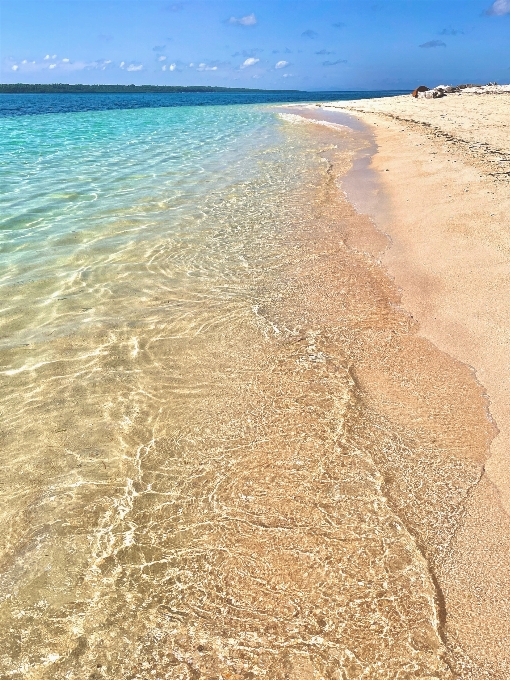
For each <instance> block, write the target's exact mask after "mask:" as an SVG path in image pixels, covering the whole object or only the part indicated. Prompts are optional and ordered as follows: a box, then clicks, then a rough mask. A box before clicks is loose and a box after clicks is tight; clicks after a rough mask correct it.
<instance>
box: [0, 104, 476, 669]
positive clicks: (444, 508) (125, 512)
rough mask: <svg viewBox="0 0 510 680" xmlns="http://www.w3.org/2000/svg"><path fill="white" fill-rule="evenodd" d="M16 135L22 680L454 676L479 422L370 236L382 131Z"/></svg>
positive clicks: (13, 405)
mask: <svg viewBox="0 0 510 680" xmlns="http://www.w3.org/2000/svg"><path fill="white" fill-rule="evenodd" d="M0 127H1V132H2V134H1V140H2V142H1V143H2V156H3V159H4V161H5V163H4V164H3V165H2V167H3V170H2V185H3V186H4V187H5V192H4V194H3V196H2V210H1V215H2V222H1V227H0V229H1V230H0V244H1V250H0V257H1V260H2V269H1V271H2V276H1V280H0V284H1V287H0V297H1V310H2V316H1V324H2V325H1V331H0V343H1V344H0V347H1V368H0V377H1V380H2V389H1V398H0V410H1V413H2V437H3V443H2V448H1V453H0V457H1V461H0V462H1V465H2V470H3V475H2V480H1V485H0V504H1V505H0V513H1V514H0V520H1V522H2V526H3V527H4V531H3V532H2V535H1V546H0V550H1V557H0V565H1V577H0V578H1V588H0V592H1V593H2V608H1V610H0V631H1V633H0V635H1V636H2V640H1V642H0V650H1V652H0V668H1V669H2V672H3V673H4V675H5V677H10V678H31V679H32V678H77V679H78V678H79V679H81V678H96V679H97V678H132V679H135V678H144V679H145V678H148V677H158V678H190V679H191V678H199V677H203V678H211V679H212V678H255V677H265V678H271V680H273V679H275V678H282V679H283V678H293V679H294V678H296V679H301V678H303V679H305V678H332V679H340V678H358V677H360V678H361V677H366V678H388V679H389V678H392V679H393V678H407V677H422V678H430V677H444V678H447V677H448V678H449V677H451V674H450V671H449V669H448V666H447V664H446V663H445V660H444V657H445V653H446V652H445V647H444V636H443V633H442V630H441V627H442V620H441V617H442V614H441V604H440V600H439V599H438V592H437V589H436V585H435V581H434V573H433V568H431V566H430V565H431V564H434V560H437V555H440V554H441V551H442V550H444V549H445V546H447V544H448V541H449V540H450V536H451V534H452V532H453V531H454V529H455V526H454V524H455V518H456V516H457V514H458V512H459V509H458V498H461V497H464V496H465V494H466V493H467V489H468V488H469V486H470V485H471V484H472V483H474V482H475V481H476V480H477V479H478V476H479V466H478V465H477V464H475V463H472V461H471V460H470V458H469V455H470V452H471V448H476V446H477V445H478V444H480V442H482V443H483V442H484V441H485V439H486V437H487V428H486V423H485V421H484V420H483V415H484V414H483V406H480V403H481V397H480V394H479V392H478V391H477V388H472V393H473V399H472V400H473V404H474V406H473V414H474V415H473V416H472V427H471V428H470V431H469V433H468V435H469V436H468V437H465V440H463V439H462V437H461V435H459V434H458V432H457V430H455V427H456V425H455V423H456V422H457V420H458V418H457V416H456V413H455V411H454V409H453V407H452V406H451V403H453V401H454V396H455V394H456V393H457V391H458V389H460V388H459V385H460V384H461V383H462V385H463V382H462V381H465V380H467V378H466V376H465V375H464V374H463V373H462V371H461V370H460V369H458V367H457V368H456V367H453V368H452V367H451V366H450V365H449V364H448V362H447V360H446V359H444V358H443V359H441V360H437V370H436V373H435V374H434V375H433V376H432V377H431V378H430V377H429V378H427V379H423V380H422V382H420V381H419V380H418V378H417V375H419V374H420V370H421V372H422V373H423V375H428V374H427V371H429V366H430V365H433V364H434V361H436V359H437V357H435V355H434V354H433V350H431V349H430V348H428V346H426V343H424V341H418V340H416V339H413V338H414V336H412V324H411V323H410V320H409V318H408V316H407V315H406V314H405V313H404V312H403V311H402V310H400V309H399V308H398V296H397V294H396V292H395V291H394V290H393V288H392V285H391V283H390V282H389V281H388V280H387V279H386V277H385V275H384V273H383V272H382V270H381V269H380V267H379V266H378V265H377V263H376V261H375V260H374V259H373V258H371V257H370V256H369V255H367V253H366V252H364V251H365V250H366V247H367V246H366V244H365V245H364V246H363V247H362V245H361V241H360V238H361V237H362V235H363V234H365V236H366V239H367V241H366V243H368V241H369V240H370V238H372V237H371V236H370V234H372V231H373V229H372V226H371V225H370V223H369V222H368V221H367V220H364V219H363V218H362V217H361V216H359V215H357V213H355V211H354V210H353V209H352V207H351V206H349V204H348V203H347V202H346V201H345V200H344V198H343V197H342V195H341V193H340V191H339V187H338V182H339V178H341V176H342V173H344V172H345V171H346V169H347V168H348V167H349V166H350V164H351V162H352V159H353V158H354V157H356V155H357V154H358V153H359V150H360V149H363V148H366V147H367V145H368V144H369V143H370V142H369V140H367V139H366V137H365V136H364V134H363V133H361V132H359V133H355V132H353V131H352V130H349V129H347V128H345V129H341V128H338V129H335V130H332V129H328V128H324V127H322V128H320V129H319V128H318V129H314V126H313V125H309V124H297V125H296V124H293V123H291V122H289V120H285V119H284V118H281V117H279V116H278V115H276V113H275V112H274V111H272V110H270V109H268V108H266V107H259V106H251V107H246V106H237V107H236V106H229V107H209V108H205V107H181V108H159V109H140V110H122V111H101V112H81V113H72V114H65V115H60V114H56V115H47V116H27V117H22V118H10V119H7V118H6V119H3V120H2V121H1V122H0ZM390 340H391V341H392V342H394V344H392V345H391V350H389V349H388V347H389V344H388V343H389V342H390ZM420 342H421V344H420ZM398 343H400V344H398ZM406 343H407V344H406ZM413 343H414V344H413ZM416 357H419V359H416ZM413 361H415V364H413ZM416 362H418V363H419V362H421V363H422V364H424V365H425V364H426V365H427V368H423V370H422V369H421V368H420V369H419V370H418V368H417V366H418V364H417V363H416ZM420 365H421V364H420ZM409 366H411V367H412V369H413V372H412V375H410V374H406V371H407V370H409ZM455 371H457V373H455ZM459 371H460V372H459ZM388 376H389V377H388ZM395 376H396V377H395ZM427 380H428V382H427ZM392 381H393V382H392ZM374 385H375V387H374ZM399 386H400V387H399ZM402 386H403V387H402ZM462 389H464V387H462ZM466 389H467V388H466ZM470 389H471V388H470ZM399 390H400V391H399ZM402 390H403V392H402ZM406 390H407V391H406ZM468 391H469V390H468ZM466 394H467V392H466ZM381 395H382V396H381ZM402 395H403V396H402ZM477 399H478V401H476V400H477ZM403 405H404V406H403ZM392 409H393V410H392ZM477 409H478V410H477ZM479 411H480V413H481V417H480V420H479V421H478V420H476V418H477V417H478V412H479ZM450 420H451V422H450ZM406 428H407V429H406ZM444 433H446V435H444ZM443 436H445V437H446V438H445V439H444V440H443V439H441V437H443ZM448 438H451V439H452V441H453V440H455V441H454V446H455V447H456V451H457V452H459V451H460V453H459V456H460V459H461V462H459V460H460V459H453V458H452V459H451V460H450V461H449V462H447V463H445V461H444V460H443V458H441V455H440V453H438V451H440V450H441V451H442V450H443V449H442V448H441V447H439V448H438V449H437V450H436V448H435V447H436V444H434V443H432V442H437V441H440V442H442V445H443V448H447V447H448V446H449V445H450V440H449V439H448ZM452 446H453V445H452ZM480 446H481V444H480ZM470 447H471V448H470ZM424 461H426V465H425V464H424ZM417 471H418V472H417ZM399 475H400V476H399ZM416 475H418V477H416ZM419 475H421V476H422V478H423V476H425V477H426V483H423V481H422V482H421V483H415V479H416V478H418V479H420V477H419ZM392 480H393V481H392ZM445 489H446V491H445ZM448 489H449V490H450V491H448ZM392 490H393V491H392ZM392 493H393V496H392ZM456 513H457V514H456ZM431 569H432V570H431Z"/></svg>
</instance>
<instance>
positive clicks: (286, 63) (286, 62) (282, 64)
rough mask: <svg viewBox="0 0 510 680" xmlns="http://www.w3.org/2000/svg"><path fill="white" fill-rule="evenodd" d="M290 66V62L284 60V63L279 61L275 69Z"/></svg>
mask: <svg viewBox="0 0 510 680" xmlns="http://www.w3.org/2000/svg"><path fill="white" fill-rule="evenodd" d="M288 65H289V62H288V61H284V60H283V59H282V61H277V62H276V64H275V65H274V67H275V68H285V67H286V66H288Z"/></svg>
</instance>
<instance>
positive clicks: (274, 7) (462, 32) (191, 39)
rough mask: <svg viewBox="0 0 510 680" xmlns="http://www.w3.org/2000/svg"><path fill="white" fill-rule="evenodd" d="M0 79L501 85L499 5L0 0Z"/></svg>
mask: <svg viewBox="0 0 510 680" xmlns="http://www.w3.org/2000/svg"><path fill="white" fill-rule="evenodd" d="M0 81H1V82H4V83H17V82H23V83H90V84H93V83H111V84H117V83H119V84H130V83H135V84H155V85H220V86H226V87H251V88H268V89H299V90H310V91H315V90H323V91H324V90H375V89H412V88H415V87H417V86H418V85H422V84H423V85H428V86H429V87H433V86H434V85H438V84H459V83H465V82H471V83H477V82H480V83H486V82H489V81H496V82H499V83H508V82H510V0H495V2H494V1H492V2H491V0H406V1H404V0H367V1H365V0H0Z"/></svg>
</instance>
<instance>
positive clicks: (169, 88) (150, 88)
mask: <svg viewBox="0 0 510 680" xmlns="http://www.w3.org/2000/svg"><path fill="white" fill-rule="evenodd" d="M283 91H284V90H255V89H251V88H247V87H209V86H206V85H189V86H181V85H68V84H67V83H50V84H49V85H39V84H35V85H34V84H27V83H13V84H6V83H0V94H2V93H4V94H57V93H63V94H65V93H68V92H79V93H92V92H100V93H102V94H105V93H128V92H135V93H138V92H161V93H163V92H283ZM285 92H299V90H285Z"/></svg>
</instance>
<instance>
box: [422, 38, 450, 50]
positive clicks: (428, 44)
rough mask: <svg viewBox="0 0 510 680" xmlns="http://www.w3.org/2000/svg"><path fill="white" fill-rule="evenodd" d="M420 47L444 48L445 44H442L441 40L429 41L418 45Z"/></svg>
mask: <svg viewBox="0 0 510 680" xmlns="http://www.w3.org/2000/svg"><path fill="white" fill-rule="evenodd" d="M420 47H425V48H427V49H429V48H431V47H446V43H444V42H443V41H442V40H429V41H428V42H426V43H423V44H422V45H420Z"/></svg>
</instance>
